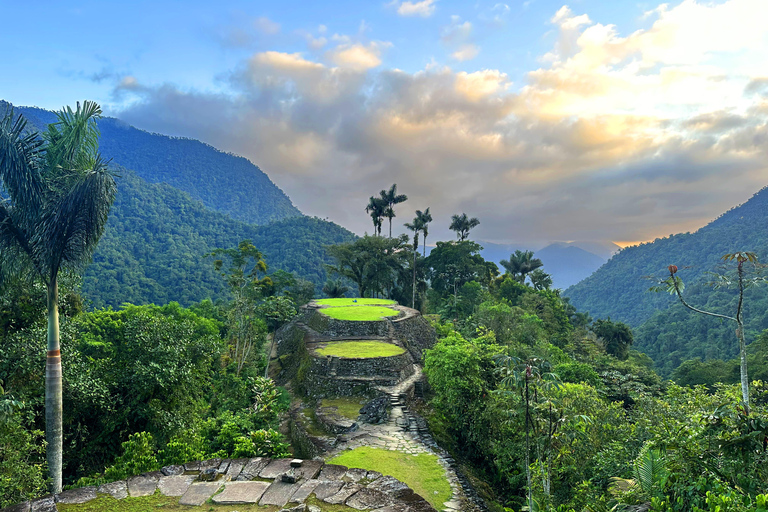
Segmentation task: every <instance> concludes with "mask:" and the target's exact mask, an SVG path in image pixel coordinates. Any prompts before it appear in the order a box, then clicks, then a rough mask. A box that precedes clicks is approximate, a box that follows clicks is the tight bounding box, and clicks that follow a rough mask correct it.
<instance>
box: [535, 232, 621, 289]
mask: <svg viewBox="0 0 768 512" xmlns="http://www.w3.org/2000/svg"><path fill="white" fill-rule="evenodd" d="M535 255H536V257H537V258H539V259H541V261H542V263H544V270H545V271H546V272H547V273H548V274H550V275H551V276H552V282H553V284H554V287H555V288H560V289H563V290H564V289H566V288H568V287H569V286H572V285H574V284H576V283H578V282H579V281H581V280H582V279H584V278H586V277H588V276H589V275H590V274H592V272H594V271H595V270H597V269H598V268H599V267H600V265H602V264H603V263H605V261H606V260H605V259H604V258H601V257H600V256H598V255H596V254H593V253H591V252H587V251H586V250H584V249H582V248H580V247H577V246H576V245H571V244H567V243H563V242H558V243H554V244H550V245H548V246H546V247H544V248H543V249H540V250H538V251H536V252H535Z"/></svg>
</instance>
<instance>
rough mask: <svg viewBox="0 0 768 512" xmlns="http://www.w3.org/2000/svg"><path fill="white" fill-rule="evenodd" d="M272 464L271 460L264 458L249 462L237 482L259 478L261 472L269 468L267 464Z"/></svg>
mask: <svg viewBox="0 0 768 512" xmlns="http://www.w3.org/2000/svg"><path fill="white" fill-rule="evenodd" d="M270 462H271V460H270V459H266V458H264V457H256V458H255V459H251V460H249V461H248V463H247V464H246V465H245V467H244V468H243V470H242V471H240V474H239V475H238V476H237V478H236V480H253V479H254V478H256V477H257V476H259V473H261V470H262V469H264V468H265V467H267V464H269V463H270Z"/></svg>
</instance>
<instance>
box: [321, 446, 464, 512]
mask: <svg viewBox="0 0 768 512" xmlns="http://www.w3.org/2000/svg"><path fill="white" fill-rule="evenodd" d="M328 463H329V464H342V465H344V466H347V467H350V468H363V469H367V470H369V471H378V472H380V473H383V474H385V475H391V476H393V477H395V478H397V479H398V480H400V481H401V482H404V483H406V484H408V486H409V487H410V488H411V489H413V490H414V492H416V494H418V495H420V496H422V497H423V498H424V499H425V500H427V501H428V502H430V503H431V504H432V506H434V507H435V508H436V509H438V510H440V509H441V508H442V504H443V503H445V502H446V501H448V500H449V499H451V485H450V484H449V483H448V480H447V479H446V477H445V470H444V469H443V468H442V466H440V464H439V463H438V461H437V455H432V454H430V453H420V454H419V455H409V454H406V453H402V452H397V451H391V450H383V449H381V448H370V447H368V446H362V447H360V448H355V449H354V450H347V451H345V452H342V453H341V454H339V455H338V456H336V457H334V458H333V459H331V460H329V461H328Z"/></svg>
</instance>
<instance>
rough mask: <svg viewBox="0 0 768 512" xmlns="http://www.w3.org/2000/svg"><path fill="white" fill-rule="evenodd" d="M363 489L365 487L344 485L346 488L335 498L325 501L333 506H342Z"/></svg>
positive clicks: (352, 484)
mask: <svg viewBox="0 0 768 512" xmlns="http://www.w3.org/2000/svg"><path fill="white" fill-rule="evenodd" d="M362 488H363V486H362V485H360V484H356V483H346V484H344V487H342V488H341V489H340V490H339V492H337V493H336V494H334V495H333V496H328V497H327V498H324V499H323V501H324V502H326V503H330V504H332V505H341V504H343V503H344V502H345V501H347V500H348V499H349V498H350V497H351V496H353V495H354V494H355V493H357V491H359V490H360V489H362Z"/></svg>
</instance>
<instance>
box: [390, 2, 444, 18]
mask: <svg viewBox="0 0 768 512" xmlns="http://www.w3.org/2000/svg"><path fill="white" fill-rule="evenodd" d="M436 2H437V0H422V1H421V2H409V1H405V2H402V3H401V4H399V5H397V1H396V0H395V5H397V14H399V15H400V16H421V17H422V18H429V17H430V16H432V15H433V14H434V13H435V3H436Z"/></svg>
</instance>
